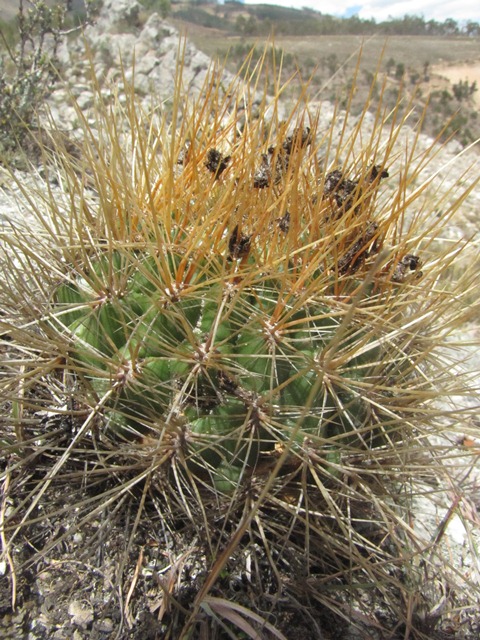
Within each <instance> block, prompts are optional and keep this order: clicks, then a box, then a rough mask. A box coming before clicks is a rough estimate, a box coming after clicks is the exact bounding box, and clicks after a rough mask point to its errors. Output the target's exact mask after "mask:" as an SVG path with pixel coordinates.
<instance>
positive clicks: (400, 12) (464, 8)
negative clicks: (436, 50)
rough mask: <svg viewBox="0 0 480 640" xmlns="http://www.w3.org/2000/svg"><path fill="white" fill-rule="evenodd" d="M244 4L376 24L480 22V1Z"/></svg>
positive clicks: (278, 0) (259, 0)
mask: <svg viewBox="0 0 480 640" xmlns="http://www.w3.org/2000/svg"><path fill="white" fill-rule="evenodd" d="M244 2H245V4H276V5H280V6H283V7H294V8H296V9H301V8H302V7H309V8H311V9H315V10H316V11H321V12H322V13H326V14H330V15H334V16H342V17H349V16H351V15H354V14H357V15H358V17H359V18H375V20H376V21H377V22H382V21H384V20H388V18H389V17H393V18H400V17H402V16H404V15H406V14H408V15H416V16H423V18H424V19H425V20H438V21H440V22H443V21H444V20H446V19H447V18H453V19H454V20H457V21H458V22H461V21H464V20H472V21H473V22H480V2H479V1H478V0H366V1H365V2H361V0H244Z"/></svg>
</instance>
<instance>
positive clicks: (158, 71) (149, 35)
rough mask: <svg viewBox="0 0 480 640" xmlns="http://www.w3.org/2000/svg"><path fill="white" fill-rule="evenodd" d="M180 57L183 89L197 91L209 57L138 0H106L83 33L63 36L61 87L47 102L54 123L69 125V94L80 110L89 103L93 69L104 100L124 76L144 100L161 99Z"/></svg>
mask: <svg viewBox="0 0 480 640" xmlns="http://www.w3.org/2000/svg"><path fill="white" fill-rule="evenodd" d="M180 57H181V58H182V80H183V90H184V91H186V92H188V93H196V92H198V91H200V89H201V87H202V86H203V84H204V82H205V79H206V77H207V74H208V70H209V68H210V66H211V60H210V59H209V58H208V56H206V55H205V54H204V53H202V52H201V51H199V50H198V49H197V48H196V47H195V46H194V45H193V44H192V43H190V42H188V41H185V40H182V39H181V38H180V36H179V33H178V31H177V30H176V29H175V28H174V27H172V26H171V25H169V24H168V23H167V22H165V21H164V20H162V18H161V17H160V16H159V15H158V14H157V13H153V14H151V15H150V16H148V17H145V15H144V13H143V11H142V7H141V5H140V4H139V3H138V2H136V0H104V2H103V6H102V9H101V11H100V14H99V16H98V18H97V20H96V21H95V23H94V24H92V25H89V26H87V27H86V28H85V30H84V32H83V34H80V35H79V36H78V37H76V38H73V39H66V40H65V41H64V42H63V43H62V45H61V46H60V48H59V51H58V58H59V62H60V67H61V74H62V76H63V80H64V85H63V86H60V85H58V86H57V87H56V89H55V90H54V91H53V92H52V94H51V96H50V99H49V105H50V109H51V111H52V114H53V117H54V119H55V121H56V122H57V124H59V125H60V126H63V127H65V128H66V129H71V128H72V123H73V122H74V121H75V118H76V117H77V116H76V114H75V112H74V110H73V108H71V107H68V106H67V104H68V103H69V102H70V100H69V99H68V98H67V93H68V92H70V93H71V95H72V96H73V97H74V98H75V100H76V101H77V104H78V105H79V106H80V108H81V109H88V108H89V107H90V106H91V105H92V104H93V99H94V94H93V91H92V89H91V82H90V78H91V76H92V72H93V73H94V75H95V77H96V78H97V79H98V81H99V82H100V84H101V87H102V95H103V96H104V98H105V99H108V96H109V94H111V93H113V92H116V91H117V90H118V88H119V87H121V85H122V83H123V82H124V80H125V81H126V82H127V83H129V84H131V85H132V86H133V87H134V89H135V93H136V95H137V96H138V97H139V98H140V99H142V98H144V99H145V101H148V100H149V99H151V96H152V95H155V97H156V98H157V99H158V100H160V101H162V100H167V99H168V98H171V97H172V95H173V93H174V90H175V77H176V68H177V64H178V60H179V58H180Z"/></svg>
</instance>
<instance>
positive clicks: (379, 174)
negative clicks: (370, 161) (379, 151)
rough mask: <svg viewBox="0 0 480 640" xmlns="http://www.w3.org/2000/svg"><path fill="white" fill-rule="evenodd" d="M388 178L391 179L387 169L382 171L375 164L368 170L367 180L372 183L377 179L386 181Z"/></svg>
mask: <svg viewBox="0 0 480 640" xmlns="http://www.w3.org/2000/svg"><path fill="white" fill-rule="evenodd" d="M388 177H389V173H388V171H387V170H386V169H382V168H381V167H380V165H378V164H374V165H373V166H372V167H371V168H370V169H369V170H368V173H367V179H368V181H369V182H370V183H371V182H374V181H375V180H376V179H377V178H378V179H379V180H384V179H385V178H388Z"/></svg>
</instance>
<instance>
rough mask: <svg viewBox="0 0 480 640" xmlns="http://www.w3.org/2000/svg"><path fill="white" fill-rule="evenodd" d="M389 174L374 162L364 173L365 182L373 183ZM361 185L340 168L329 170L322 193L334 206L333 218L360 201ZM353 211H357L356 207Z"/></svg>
mask: <svg viewBox="0 0 480 640" xmlns="http://www.w3.org/2000/svg"><path fill="white" fill-rule="evenodd" d="M388 176H389V174H388V171H387V170H386V169H381V166H380V165H378V164H376V165H373V166H372V167H370V168H369V169H368V171H367V174H366V180H365V181H366V183H367V184H373V183H374V182H375V181H378V182H379V181H380V180H382V179H384V178H388ZM362 191H363V190H362V187H361V185H360V181H359V180H351V179H350V178H346V177H345V176H344V174H343V172H342V171H341V170H340V169H335V170H333V171H330V173H328V174H327V176H326V178H325V182H324V185H323V193H324V195H325V196H327V198H328V199H329V200H330V201H331V202H332V205H334V206H335V208H336V212H335V219H337V218H339V217H340V216H341V215H343V214H344V213H345V212H346V211H348V210H349V209H351V208H352V207H354V206H355V203H356V202H358V201H360V199H361V195H362ZM355 212H356V213H358V211H357V209H355Z"/></svg>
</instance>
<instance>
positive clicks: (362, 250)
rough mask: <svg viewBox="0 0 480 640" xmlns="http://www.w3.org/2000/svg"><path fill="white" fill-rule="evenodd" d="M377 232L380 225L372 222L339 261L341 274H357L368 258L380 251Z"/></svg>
mask: <svg viewBox="0 0 480 640" xmlns="http://www.w3.org/2000/svg"><path fill="white" fill-rule="evenodd" d="M377 231H378V224H377V223H376V222H371V223H370V224H369V225H368V227H367V228H366V230H365V233H363V234H362V235H361V236H360V237H359V238H358V239H357V240H356V241H355V242H354V243H353V245H352V246H351V247H350V249H349V250H348V251H347V253H345V255H343V256H342V257H341V258H340V259H339V260H338V263H337V265H338V272H339V273H341V274H346V273H355V271H357V270H358V269H359V268H360V266H361V265H362V263H363V262H364V261H365V260H366V258H367V257H368V256H370V255H372V254H373V253H376V251H377V249H378V247H377V242H376V235H377ZM372 241H373V242H372Z"/></svg>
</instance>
